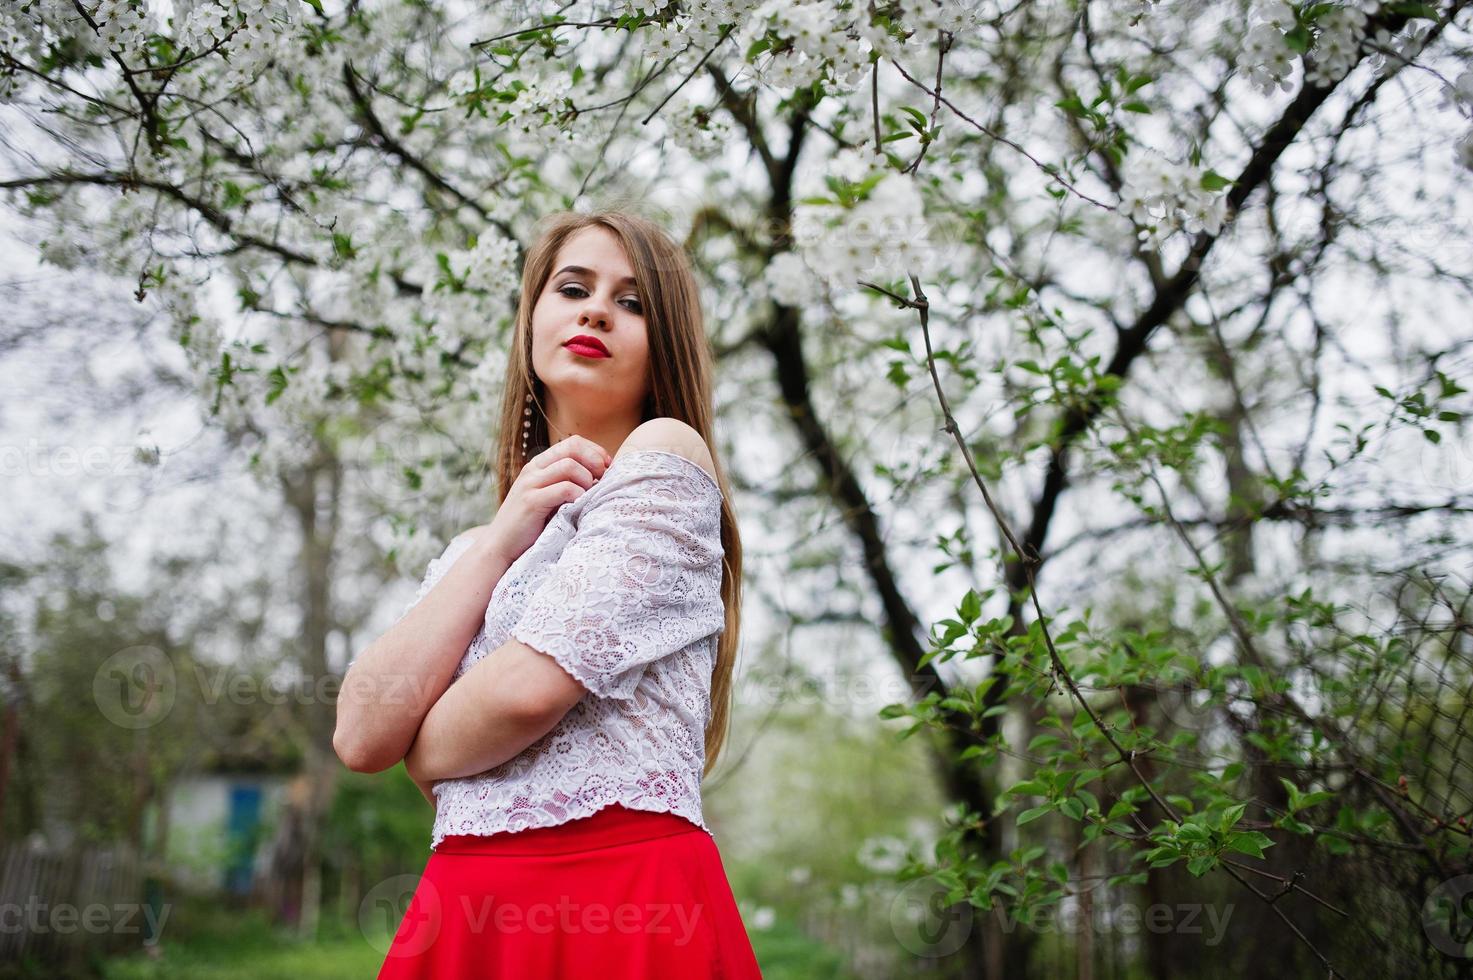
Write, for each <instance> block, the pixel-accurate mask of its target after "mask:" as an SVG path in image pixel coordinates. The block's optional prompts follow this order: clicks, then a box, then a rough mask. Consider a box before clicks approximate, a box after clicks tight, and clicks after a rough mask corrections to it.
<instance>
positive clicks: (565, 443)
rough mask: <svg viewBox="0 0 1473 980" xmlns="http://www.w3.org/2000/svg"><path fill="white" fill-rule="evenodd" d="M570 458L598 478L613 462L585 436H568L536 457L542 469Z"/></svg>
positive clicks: (610, 457) (597, 445) (602, 449)
mask: <svg viewBox="0 0 1473 980" xmlns="http://www.w3.org/2000/svg"><path fill="white" fill-rule="evenodd" d="M568 457H572V458H574V459H576V460H578V461H580V462H581V463H583V465H584V466H586V467H587V468H588V471H589V472H590V473H596V474H598V475H600V476H602V475H603V471H604V470H606V469H607V468H608V467H609V464H610V463H612V462H613V457H612V456H610V455H609V454H608V453H606V452H604V448H603V447H602V446H600V445H599V444H598V443H596V442H594V441H593V440H592V439H589V438H588V437H586V436H576V435H575V436H568V437H567V438H566V439H563V440H560V441H559V442H557V443H556V444H554V445H552V446H549V447H548V448H547V449H545V450H543V451H542V452H541V453H539V454H538V455H537V456H536V457H534V461H535V462H537V463H538V464H539V465H540V466H541V467H542V468H543V469H546V468H547V467H549V466H551V465H552V464H554V463H556V462H557V461H558V460H560V459H566V458H568Z"/></svg>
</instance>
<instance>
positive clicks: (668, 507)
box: [401, 449, 725, 848]
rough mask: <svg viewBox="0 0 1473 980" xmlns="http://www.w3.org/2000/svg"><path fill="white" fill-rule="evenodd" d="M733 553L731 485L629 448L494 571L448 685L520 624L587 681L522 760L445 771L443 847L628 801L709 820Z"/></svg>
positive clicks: (441, 567) (520, 633)
mask: <svg viewBox="0 0 1473 980" xmlns="http://www.w3.org/2000/svg"><path fill="white" fill-rule="evenodd" d="M470 543H471V539H470V537H469V535H465V534H462V535H460V536H458V537H457V538H455V540H453V541H451V542H450V544H449V546H448V547H447V548H446V549H445V552H444V553H443V554H442V555H441V556H440V557H439V558H436V559H434V560H433V561H431V562H430V564H429V569H428V571H427V572H426V573H425V578H424V582H423V583H422V584H421V585H420V587H419V593H418V594H417V595H416V596H415V597H414V599H413V600H412V601H411V602H410V603H409V605H408V606H406V607H405V609H404V614H407V613H408V612H409V610H410V609H412V608H414V606H415V604H416V603H418V602H419V601H420V600H421V599H423V598H424V597H425V596H426V595H427V594H428V593H429V591H430V589H431V588H433V587H434V585H435V583H436V582H438V581H439V580H440V578H441V577H442V576H443V575H444V574H445V572H446V571H447V570H448V569H449V568H450V566H451V565H453V564H454V563H455V561H456V559H457V558H459V557H460V556H461V555H462V554H464V553H465V551H466V549H467V548H468V547H469V545H470ZM723 555H724V551H723V548H722V544H721V489H720V487H719V486H718V485H717V483H716V481H715V480H713V479H712V478H711V476H710V474H708V473H707V472H706V471H705V469H704V468H702V467H701V466H700V465H699V464H697V463H694V462H692V461H691V460H688V459H686V458H685V457H684V456H681V455H679V454H677V453H671V452H666V451H664V450H659V449H636V450H629V451H627V452H624V453H621V454H619V455H618V456H617V457H616V458H615V459H614V462H613V464H612V465H610V466H609V467H608V469H607V470H605V471H604V475H603V477H602V478H601V479H600V480H599V481H598V482H597V483H595V484H594V485H593V486H592V487H590V488H589V489H587V490H586V491H584V493H583V494H582V495H581V496H580V497H578V499H576V500H572V501H569V502H568V503H565V504H563V505H562V506H561V507H559V508H558V510H557V511H556V512H554V514H553V516H552V517H551V518H550V519H549V521H548V523H547V526H546V527H545V528H544V529H543V531H542V533H541V535H539V536H538V538H537V540H536V541H535V542H533V544H532V546H531V547H530V548H528V549H527V550H526V551H525V552H523V553H522V555H521V556H520V557H519V558H518V559H517V560H516V561H515V562H514V563H513V564H512V565H511V567H510V568H508V569H507V570H506V572H505V574H504V575H503V576H502V578H501V580H500V581H499V582H498V583H497V585H496V589H495V590H494V591H493V592H492V594H491V601H490V604H489V605H488V606H487V608H486V617H485V622H484V623H483V624H482V627H481V630H480V631H479V632H478V633H477V634H476V636H475V638H474V639H473V640H472V641H471V643H470V646H469V647H467V649H466V652H465V656H464V657H463V658H462V659H461V661H460V665H459V666H458V667H457V668H456V671H455V675H454V678H452V680H451V683H454V682H455V680H458V679H459V678H460V677H461V675H463V674H464V673H465V672H466V671H467V670H469V669H470V668H471V667H472V666H473V665H474V664H475V663H476V662H478V661H479V660H481V659H482V658H483V657H486V656H488V655H491V654H492V653H494V652H495V651H496V649H497V648H498V647H500V646H501V645H502V644H503V643H505V642H506V641H507V639H508V638H509V637H515V638H516V639H518V640H521V641H522V642H523V643H526V644H527V645H528V646H530V647H532V648H533V649H536V650H539V651H541V652H543V653H545V654H548V655H549V656H551V657H552V658H553V659H554V660H556V661H557V662H558V663H559V664H560V665H562V667H563V668H564V669H565V670H566V671H567V672H568V673H569V674H571V675H572V676H573V677H575V678H577V679H578V680H579V681H580V682H581V683H582V684H583V685H584V686H585V687H587V688H588V690H589V692H590V693H588V694H586V695H584V696H583V698H582V699H581V700H579V701H578V703H577V704H575V705H574V706H573V707H572V708H571V709H570V710H569V711H568V713H567V714H566V715H564V716H563V718H562V719H561V720H560V721H559V722H558V723H557V725H556V726H555V727H554V728H553V729H552V730H551V731H550V732H548V733H547V734H546V735H544V736H543V737H542V738H540V739H538V740H537V741H536V742H533V743H532V744H531V745H530V746H528V747H527V748H526V749H524V750H523V751H522V752H521V753H520V754H518V755H517V756H516V757H515V758H512V759H509V760H507V761H506V762H504V763H502V764H501V765H499V766H496V767H495V768H493V769H489V770H487V771H485V772H483V773H480V774H477V775H474V776H465V777H462V778H459V779H446V780H441V781H438V782H436V783H434V786H433V789H434V794H435V799H436V810H435V825H434V832H433V836H432V839H431V842H430V847H431V848H435V847H437V846H439V844H440V841H441V840H442V839H443V838H444V837H446V836H447V835H450V834H476V835H488V834H495V833H501V832H507V831H510V832H515V831H518V830H525V829H527V828H529V827H548V826H553V825H555V824H560V823H564V822H566V821H569V820H574V819H577V818H579V817H585V816H589V815H591V814H593V813H594V812H596V811H598V810H600V809H602V808H604V807H606V806H608V805H610V804H612V803H616V802H617V803H622V804H623V805H624V806H626V807H628V808H630V809H633V810H655V811H664V812H669V813H674V814H677V815H678V816H682V817H685V818H686V819H688V820H690V821H691V822H692V823H694V824H696V825H697V826H699V827H701V828H702V829H704V830H705V831H706V832H707V833H708V834H709V833H711V829H710V828H709V827H707V826H706V823H705V820H704V819H703V817H702V812H701V776H702V770H703V768H704V766H705V757H706V756H705V752H706V748H705V728H706V720H707V717H708V715H709V713H710V705H711V672H712V669H713V667H714V666H715V663H716V641H717V637H718V636H719V634H720V633H721V631H722V630H723V628H724V626H725V613H724V606H723V603H722V598H721V571H722V558H723ZM404 614H401V618H402V616H403V615H404Z"/></svg>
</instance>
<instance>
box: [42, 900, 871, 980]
mask: <svg viewBox="0 0 1473 980" xmlns="http://www.w3.org/2000/svg"><path fill="white" fill-rule="evenodd" d="M176 926H177V928H176ZM321 933H322V934H321V936H320V937H319V939H318V940H317V941H316V942H310V943H309V942H302V941H299V940H297V939H296V938H295V937H293V936H292V935H291V934H290V933H289V932H287V931H286V930H281V929H276V928H273V927H272V926H271V925H270V923H269V922H267V921H266V919H265V917H264V914H263V913H262V912H261V911H260V910H256V909H251V910H242V911H234V910H230V909H226V908H221V907H218V906H207V905H192V906H189V907H188V908H181V907H176V908H175V909H174V910H173V912H172V915H171V917H170V919H169V920H167V921H166V922H165V924H164V930H163V935H164V942H163V944H162V947H163V955H162V956H161V957H159V958H158V959H152V958H149V957H148V956H146V955H145V954H143V953H141V952H137V953H129V954H127V955H125V956H115V957H112V958H110V959H108V960H106V961H105V962H104V963H103V964H102V967H101V972H100V974H97V975H98V976H100V977H102V978H103V980H259V978H260V977H292V978H300V980H350V978H351V980H363V978H365V977H372V976H374V975H375V974H376V973H377V972H378V969H379V966H380V965H381V964H382V963H383V960H384V954H383V952H381V951H380V949H379V948H376V947H375V944H372V943H370V942H369V941H368V940H366V939H365V938H364V936H363V935H362V934H361V933H359V932H358V931H357V930H356V929H354V928H352V927H351V926H343V925H340V924H338V923H336V922H328V921H327V920H324V923H323V929H322V931H321ZM750 934H751V938H752V945H753V948H754V949H755V950H756V953H757V961H758V963H759V964H761V968H762V976H763V980H852V976H853V975H852V974H851V973H849V972H848V971H847V970H845V969H844V966H843V963H842V960H841V958H840V956H839V954H838V953H837V952H836V951H834V950H832V949H829V948H827V947H826V946H824V945H822V944H821V943H816V942H814V941H813V940H811V939H809V938H808V937H807V936H805V935H804V934H803V933H802V932H801V931H799V930H798V929H797V928H796V927H795V926H791V925H787V926H785V925H783V924H781V923H779V924H778V925H776V926H775V927H774V928H772V929H767V930H760V931H759V930H752V931H751V933H750ZM377 946H378V947H382V948H383V949H387V948H388V937H387V936H385V937H382V939H381V940H380V941H379V942H378V943H377ZM39 975H40V974H38V976H39Z"/></svg>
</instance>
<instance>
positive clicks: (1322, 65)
mask: <svg viewBox="0 0 1473 980" xmlns="http://www.w3.org/2000/svg"><path fill="white" fill-rule="evenodd" d="M1365 26H1366V15H1365V13H1364V11H1362V10H1360V9H1359V8H1358V7H1343V6H1342V7H1331V8H1330V9H1329V10H1326V11H1325V12H1324V13H1323V14H1321V15H1320V17H1319V20H1317V21H1316V22H1315V27H1316V28H1318V31H1319V33H1318V35H1317V36H1316V37H1315V41H1314V48H1313V49H1312V54H1313V58H1312V59H1311V62H1310V65H1309V70H1308V71H1307V72H1306V73H1305V80H1306V81H1308V82H1310V83H1311V84H1314V85H1329V84H1332V83H1334V82H1338V81H1339V80H1340V79H1342V78H1344V77H1345V73H1346V72H1348V71H1350V69H1351V68H1353V67H1354V66H1355V63H1356V61H1357V60H1358V59H1359V58H1360V42H1361V37H1362V36H1364V34H1365Z"/></svg>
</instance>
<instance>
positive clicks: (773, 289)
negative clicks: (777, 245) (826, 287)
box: [762, 252, 813, 306]
mask: <svg viewBox="0 0 1473 980" xmlns="http://www.w3.org/2000/svg"><path fill="white" fill-rule="evenodd" d="M762 278H763V279H764V280H765V281H766V283H767V288H768V290H769V293H770V295H771V296H772V298H773V299H774V300H776V301H777V302H779V303H781V304H783V305H784V306H799V305H801V304H802V303H803V301H804V300H806V299H809V298H811V297H812V295H813V273H812V272H811V271H810V270H809V268H808V266H807V265H805V264H804V262H803V259H802V257H801V256H799V255H797V254H795V253H793V252H781V253H779V254H777V255H774V256H773V257H772V261H771V262H769V263H768V264H767V269H766V270H765V271H764V272H763V274H762Z"/></svg>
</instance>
